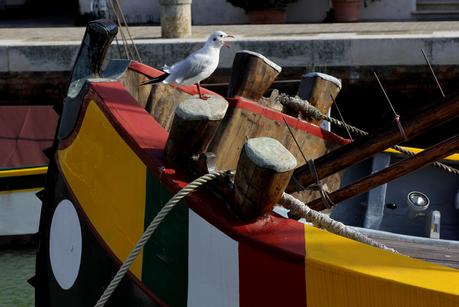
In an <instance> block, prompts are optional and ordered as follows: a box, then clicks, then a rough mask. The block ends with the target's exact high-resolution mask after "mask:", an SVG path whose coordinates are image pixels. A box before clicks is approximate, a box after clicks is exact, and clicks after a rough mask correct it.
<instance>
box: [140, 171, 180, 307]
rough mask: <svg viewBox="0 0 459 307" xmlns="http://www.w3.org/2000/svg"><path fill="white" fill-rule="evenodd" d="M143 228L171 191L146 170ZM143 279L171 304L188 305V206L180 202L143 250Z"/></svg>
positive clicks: (164, 202)
mask: <svg viewBox="0 0 459 307" xmlns="http://www.w3.org/2000/svg"><path fill="white" fill-rule="evenodd" d="M146 184H147V192H146V206H145V207H146V209H145V223H144V228H146V227H147V226H148V224H150V222H151V221H152V220H153V218H154V217H155V216H156V214H158V212H159V210H160V209H161V208H162V207H163V206H164V205H165V204H166V202H167V201H168V200H169V199H170V198H171V197H172V195H171V194H170V193H169V192H168V191H167V190H166V189H165V188H164V187H163V186H161V184H160V183H159V180H158V178H156V177H155V176H154V175H153V174H152V172H151V171H150V170H147V182H146ZM142 281H143V282H144V283H145V284H146V285H147V287H149V288H150V289H151V290H152V291H153V293H155V294H156V295H157V296H158V297H159V298H160V299H162V300H163V301H164V302H166V303H167V304H169V305H170V306H186V303H187V292H188V207H187V206H185V205H183V203H181V204H179V205H177V206H176V207H175V208H174V209H172V211H171V212H170V213H169V215H168V216H167V217H166V218H165V220H164V221H163V222H162V223H161V225H159V226H158V228H157V229H156V231H155V233H154V234H153V236H152V237H151V239H150V241H149V242H148V243H147V244H146V246H145V248H144V253H143V266H142Z"/></svg>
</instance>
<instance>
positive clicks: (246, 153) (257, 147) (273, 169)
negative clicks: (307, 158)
mask: <svg viewBox="0 0 459 307" xmlns="http://www.w3.org/2000/svg"><path fill="white" fill-rule="evenodd" d="M295 167H296V159H295V157H294V156H293V155H292V154H291V153H290V152H289V151H288V150H287V149H286V148H285V147H284V146H283V145H282V144H281V143H280V142H279V141H277V140H275V139H272V138H267V137H260V138H254V139H249V140H248V141H247V142H246V143H245V145H244V147H243V148H242V151H241V155H240V157H239V162H238V165H237V170H236V176H235V179H234V186H235V187H234V199H233V206H234V210H235V212H236V214H237V215H238V216H239V217H240V218H241V219H243V220H248V221H250V220H256V219H258V218H260V217H263V216H264V215H266V214H268V213H269V212H271V210H272V208H273V206H274V205H275V204H276V203H277V202H278V201H279V199H280V197H281V196H282V193H283V192H284V190H285V188H286V186H287V184H288V182H289V181H290V178H291V176H292V174H293V170H294V169H295Z"/></svg>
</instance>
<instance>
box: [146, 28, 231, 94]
mask: <svg viewBox="0 0 459 307" xmlns="http://www.w3.org/2000/svg"><path fill="white" fill-rule="evenodd" d="M228 37H234V36H232V35H228V34H226V33H225V32H222V31H216V32H214V33H212V34H211V35H210V36H209V38H208V39H207V42H206V43H205V44H204V47H202V48H201V49H199V50H197V51H195V52H193V53H192V54H190V55H189V56H188V57H186V58H185V59H183V60H181V61H180V62H178V63H175V64H174V65H172V66H167V65H164V67H163V71H164V74H162V75H160V76H158V77H156V78H153V79H150V80H147V81H145V82H143V83H141V84H140V85H145V84H151V83H159V82H162V83H165V84H176V85H192V84H196V87H197V89H198V93H199V98H201V99H204V100H206V99H208V98H209V97H208V96H205V95H202V94H201V89H200V86H199V82H201V81H202V80H204V79H206V78H208V77H209V76H210V75H211V74H212V73H213V72H214V71H215V69H217V66H218V61H219V59H220V49H221V48H222V47H223V46H225V47H227V48H229V45H228V44H227V43H226V42H225V41H224V39H225V38H228Z"/></svg>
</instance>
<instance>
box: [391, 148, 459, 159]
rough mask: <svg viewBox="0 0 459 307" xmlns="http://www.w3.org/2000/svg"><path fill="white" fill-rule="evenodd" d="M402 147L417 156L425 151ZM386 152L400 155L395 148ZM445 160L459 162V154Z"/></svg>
mask: <svg viewBox="0 0 459 307" xmlns="http://www.w3.org/2000/svg"><path fill="white" fill-rule="evenodd" d="M401 147H402V148H405V149H407V150H409V151H412V152H414V153H415V154H418V153H420V152H421V151H423V150H424V149H420V148H414V147H404V146H401ZM385 152H390V153H395V154H400V151H398V150H395V149H393V148H389V149H386V150H385ZM443 160H451V161H459V153H456V154H453V155H450V156H448V157H446V158H443Z"/></svg>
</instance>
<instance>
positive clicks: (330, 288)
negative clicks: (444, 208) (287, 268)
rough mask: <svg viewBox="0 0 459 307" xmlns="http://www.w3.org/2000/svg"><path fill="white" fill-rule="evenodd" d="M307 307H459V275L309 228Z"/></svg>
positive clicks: (307, 242)
mask: <svg viewBox="0 0 459 307" xmlns="http://www.w3.org/2000/svg"><path fill="white" fill-rule="evenodd" d="M305 240H306V259H305V261H306V263H305V266H306V295H307V303H308V304H307V305H308V306H320V307H336V306H349V307H351V306H352V307H368V306H372V307H379V306H381V307H382V306H384V307H387V306H391V307H393V306H400V307H402V306H403V307H410V306H413V307H420V306H426V307H427V306H429V307H430V306H443V307H448V306H451V307H452V306H459V271H458V270H454V269H451V268H447V267H443V266H440V265H435V264H432V263H428V262H424V261H421V260H417V259H412V258H409V257H406V256H402V255H396V254H393V253H390V252H387V251H383V250H380V249H377V248H374V247H371V246H368V245H365V244H362V243H358V242H355V241H353V240H349V239H346V238H343V237H340V236H337V235H334V234H331V233H329V232H326V231H323V230H320V229H318V228H315V227H312V226H309V225H305Z"/></svg>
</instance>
